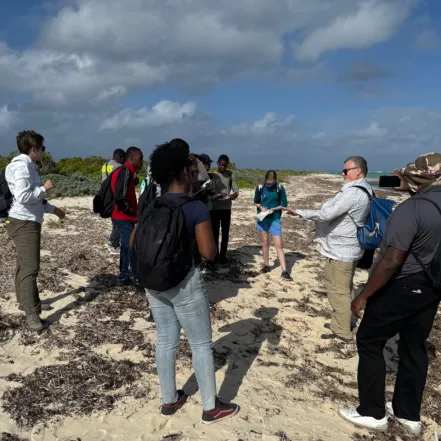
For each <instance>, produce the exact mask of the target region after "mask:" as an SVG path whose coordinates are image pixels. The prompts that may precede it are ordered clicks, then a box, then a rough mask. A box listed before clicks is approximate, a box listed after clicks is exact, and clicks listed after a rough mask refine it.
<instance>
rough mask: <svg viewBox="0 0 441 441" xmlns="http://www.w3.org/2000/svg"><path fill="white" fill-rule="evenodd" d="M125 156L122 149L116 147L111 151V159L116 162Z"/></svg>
mask: <svg viewBox="0 0 441 441" xmlns="http://www.w3.org/2000/svg"><path fill="white" fill-rule="evenodd" d="M125 157H126V152H125V151H124V150H123V149H116V150H115V151H114V152H113V159H114V160H115V161H116V162H119V161H121V160H122V159H124V158H125Z"/></svg>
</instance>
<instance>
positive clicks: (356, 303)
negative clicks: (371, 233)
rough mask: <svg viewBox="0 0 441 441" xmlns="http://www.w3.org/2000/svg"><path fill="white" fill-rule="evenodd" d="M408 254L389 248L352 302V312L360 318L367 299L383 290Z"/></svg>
mask: <svg viewBox="0 0 441 441" xmlns="http://www.w3.org/2000/svg"><path fill="white" fill-rule="evenodd" d="M407 255H408V252H407V251H402V250H399V249H397V248H392V247H389V248H388V249H387V251H386V254H385V256H384V257H383V258H382V259H381V260H380V261H379V262H378V263H377V265H376V267H375V269H374V271H373V273H372V275H371V276H370V277H369V280H368V281H367V283H366V285H365V286H364V288H363V290H362V291H361V293H360V294H358V296H357V297H356V298H355V299H354V300H353V302H352V306H351V309H352V312H353V313H354V315H355V316H356V317H360V312H361V310H362V309H363V308H364V306H365V305H366V301H367V299H368V298H369V297H371V296H373V295H374V294H375V293H376V292H378V291H379V290H380V289H381V288H383V287H384V286H385V285H386V284H387V283H388V282H389V280H390V279H391V278H392V277H393V276H394V275H395V274H396V273H397V272H398V271H399V269H400V268H401V267H402V266H403V264H404V262H405V261H406V259H407Z"/></svg>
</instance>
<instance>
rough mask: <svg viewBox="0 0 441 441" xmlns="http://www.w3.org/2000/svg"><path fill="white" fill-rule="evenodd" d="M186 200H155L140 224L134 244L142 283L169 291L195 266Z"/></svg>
mask: <svg viewBox="0 0 441 441" xmlns="http://www.w3.org/2000/svg"><path fill="white" fill-rule="evenodd" d="M192 200H193V199H192V198H190V197H188V198H186V199H185V200H184V201H180V202H175V201H171V200H168V199H167V198H166V197H165V196H164V195H162V196H161V197H159V198H157V199H155V200H154V202H153V203H152V204H150V205H149V206H148V207H147V208H146V209H145V211H144V212H143V214H142V216H141V217H140V220H139V222H138V225H137V230H136V233H135V237H134V238H133V247H132V258H131V263H132V270H133V274H134V276H135V278H136V279H137V281H138V283H139V285H140V286H142V287H143V288H147V289H150V290H153V291H159V292H162V291H167V290H168V289H171V288H173V287H175V286H177V285H179V283H181V282H182V281H183V280H184V279H185V277H186V276H187V274H188V273H189V271H190V270H191V268H192V266H193V256H192V252H191V244H190V239H189V238H188V231H187V223H186V220H185V215H184V212H183V210H182V206H183V205H184V204H186V203H188V202H191V201H192Z"/></svg>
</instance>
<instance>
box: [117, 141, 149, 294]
mask: <svg viewBox="0 0 441 441" xmlns="http://www.w3.org/2000/svg"><path fill="white" fill-rule="evenodd" d="M143 161H144V156H143V154H142V151H141V150H140V149H139V148H138V147H129V148H128V149H127V152H126V162H125V163H124V166H122V167H119V168H118V169H117V170H116V171H115V172H114V173H113V175H112V181H111V187H112V191H113V194H114V196H115V208H114V209H113V213H112V223H113V225H114V227H115V228H117V229H118V231H119V234H120V236H121V252H120V257H119V273H120V274H119V276H118V281H119V282H120V283H122V284H123V285H130V284H131V283H132V281H131V278H130V272H129V267H130V246H129V242H130V235H131V234H132V231H133V227H134V225H135V222H136V216H137V214H138V213H137V212H138V202H137V200H136V191H135V186H136V184H135V174H136V172H137V171H139V170H140V169H141V168H142V165H143Z"/></svg>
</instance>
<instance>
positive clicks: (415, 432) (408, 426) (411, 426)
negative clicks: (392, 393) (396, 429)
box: [386, 402, 422, 436]
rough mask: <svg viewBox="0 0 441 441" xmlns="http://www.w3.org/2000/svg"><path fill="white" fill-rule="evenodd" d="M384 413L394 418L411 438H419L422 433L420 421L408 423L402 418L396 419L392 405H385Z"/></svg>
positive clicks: (389, 403)
mask: <svg viewBox="0 0 441 441" xmlns="http://www.w3.org/2000/svg"><path fill="white" fill-rule="evenodd" d="M386 412H387V414H388V415H390V416H391V417H393V418H395V419H396V420H397V421H398V423H399V424H400V426H401V427H402V428H403V429H404V430H405V431H406V432H407V433H408V434H409V435H412V436H420V435H421V432H422V427H421V421H409V420H406V419H404V418H397V417H396V416H395V413H394V409H393V407H392V403H391V402H388V403H386Z"/></svg>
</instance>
